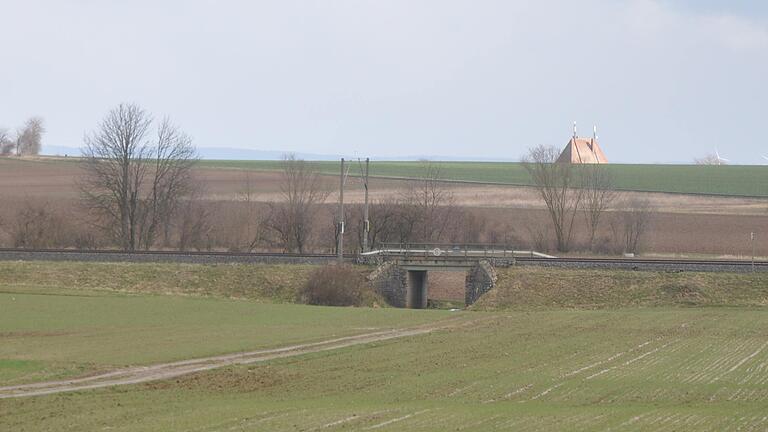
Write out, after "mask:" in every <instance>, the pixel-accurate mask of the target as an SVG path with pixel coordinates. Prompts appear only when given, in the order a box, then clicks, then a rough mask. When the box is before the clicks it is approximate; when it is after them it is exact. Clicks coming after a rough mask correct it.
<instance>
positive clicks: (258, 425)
mask: <svg viewBox="0 0 768 432" xmlns="http://www.w3.org/2000/svg"><path fill="white" fill-rule="evenodd" d="M476 315H477V316H478V317H485V318H489V317H492V318H490V319H488V320H486V321H484V322H478V323H477V324H476V325H475V326H473V327H471V328H464V329H460V330H455V331H451V332H440V333H435V334H431V335H426V336H419V337H414V338H410V339H405V340H399V341H388V342H382V343H377V344H372V345H369V346H366V347H354V348H350V349H345V350H341V351H335V352H326V353H320V354H313V355H309V356H303V357H301V358H292V359H284V360H280V361H275V362H270V363H269V364H261V365H253V366H248V367H245V366H243V367H233V368H227V369H223V370H217V371H212V372H208V373H203V374H196V375H192V376H187V377H183V378H180V379H177V380H172V381H164V382H156V383H149V384H145V385H137V386H130V387H125V388H117V389H105V390H96V391H88V392H81V393H78V394H69V395H55V396H45V397H38V398H31V399H24V400H7V401H0V426H3V425H4V426H5V427H6V429H8V430H21V429H22V427H23V428H26V429H27V430H48V429H50V430H81V431H86V430H103V429H106V428H109V430H115V431H123V430H132V431H155V430H164V431H176V430H179V431H181V430H194V431H198V432H201V431H224V430H235V431H239V430H305V431H309V430H342V429H343V430H363V429H364V428H366V427H375V426H378V427H377V428H376V430H384V431H389V430H400V431H410V430H419V431H445V430H495V429H497V428H498V429H504V430H574V431H591V430H607V429H609V428H610V429H611V430H676V431H680V430H713V431H714V430H725V429H728V428H729V427H730V428H732V429H734V430H735V429H736V427H737V426H742V427H744V429H751V430H762V429H763V428H764V427H765V425H766V423H765V422H766V420H765V406H766V403H768V390H766V387H765V381H766V380H768V378H766V375H765V373H764V371H763V372H761V371H762V370H763V367H764V366H765V364H766V363H767V362H768V350H765V349H764V348H765V343H766V338H765V334H766V331H768V318H766V316H765V313H764V312H763V311H751V310H745V309H741V310H739V309H677V310H663V309H649V310H623V311H562V310H561V311H541V312H508V313H505V314H498V315H488V314H483V313H477V314H476Z"/></svg>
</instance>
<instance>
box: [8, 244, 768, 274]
mask: <svg viewBox="0 0 768 432" xmlns="http://www.w3.org/2000/svg"><path fill="white" fill-rule="evenodd" d="M507 257H508V256H507ZM458 258H461V257H458ZM474 258H475V259H484V258H491V259H492V258H503V257H502V256H501V255H500V254H492V253H489V254H487V255H480V254H477V255H475V256H474ZM344 259H345V260H346V261H348V262H355V261H356V259H357V255H355V254H345V255H344ZM442 259H450V257H445V256H444V257H443V258H442ZM2 260H5V261H13V260H20V261H44V260H51V261H94V262H178V263H201V264H205V263H270V264H323V263H329V262H333V261H334V260H336V255H334V254H296V253H263V252H248V253H245V252H194V251H185V252H180V251H135V252H123V251H119V250H93V251H78V250H71V249H8V248H0V261H2ZM515 262H516V264H518V265H536V266H550V267H570V268H620V269H630V270H656V271H725V272H729V271H730V272H746V271H752V270H755V271H768V261H755V262H754V263H752V262H751V261H738V260H681V259H641V258H568V257H565V258H538V257H527V256H518V257H516V258H515Z"/></svg>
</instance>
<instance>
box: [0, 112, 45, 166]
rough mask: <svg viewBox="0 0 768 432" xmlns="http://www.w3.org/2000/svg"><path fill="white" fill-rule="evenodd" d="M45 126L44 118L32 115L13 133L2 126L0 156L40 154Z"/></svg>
mask: <svg viewBox="0 0 768 432" xmlns="http://www.w3.org/2000/svg"><path fill="white" fill-rule="evenodd" d="M44 133H45V126H44V122H43V119H42V118H40V117H32V118H30V119H28V120H27V121H26V122H25V123H24V125H23V126H21V127H19V128H18V129H16V132H14V133H12V132H10V131H9V130H8V129H6V128H2V127H0V156H10V155H16V156H32V155H37V154H40V150H41V148H42V141H43V134H44Z"/></svg>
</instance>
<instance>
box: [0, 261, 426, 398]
mask: <svg viewBox="0 0 768 432" xmlns="http://www.w3.org/2000/svg"><path fill="white" fill-rule="evenodd" d="M313 268H314V266H282V265H275V266H272V265H192V264H115V263H73V262H12V263H9V262H2V263H0V385H2V384H3V383H15V382H19V381H34V380H39V379H46V378H51V377H57V376H66V375H71V374H79V373H84V372H90V371H96V370H102V369H108V368H112V367H118V366H125V365H132V364H146V363H156V362H163V361H171V360H178V359H186V358H194V357H202V356H207V355H214V354H220V353H228V352H237V351H243V350H252V349H257V348H263V347H272V346H277V345H281V346H282V345H285V344H290V343H294V342H304V341H310V340H318V339H323V338H326V337H330V336H338V335H349V334H355V333H362V332H365V331H371V330H372V329H378V328H390V327H400V326H408V325H414V324H419V323H424V322H428V321H429V320H432V319H436V318H438V317H440V316H441V313H440V312H435V313H431V314H418V313H417V312H416V311H407V310H396V309H375V310H373V309H367V308H365V309H362V308H320V307H310V306H302V305H290V304H270V303H275V302H277V303H282V302H290V301H293V300H294V299H295V293H296V290H297V289H298V287H300V286H301V285H302V284H304V283H305V282H306V279H307V277H308V276H309V274H310V272H311V271H312V269H313ZM360 271H364V269H360ZM180 295H181V296H180ZM238 299H240V300H238ZM242 299H245V300H247V301H242Z"/></svg>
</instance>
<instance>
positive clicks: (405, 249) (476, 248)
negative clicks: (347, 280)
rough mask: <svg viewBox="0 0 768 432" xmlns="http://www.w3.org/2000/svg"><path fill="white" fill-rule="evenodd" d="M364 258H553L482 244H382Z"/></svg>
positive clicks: (537, 253)
mask: <svg viewBox="0 0 768 432" xmlns="http://www.w3.org/2000/svg"><path fill="white" fill-rule="evenodd" d="M361 255H362V256H364V257H369V256H383V257H417V256H421V257H433V258H437V257H442V258H481V257H483V258H515V257H531V258H555V257H553V256H551V255H546V254H543V253H540V252H536V251H530V250H515V249H513V248H512V247H511V246H509V245H501V244H482V243H382V244H381V246H380V249H377V250H374V251H370V252H365V253H362V254H361Z"/></svg>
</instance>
